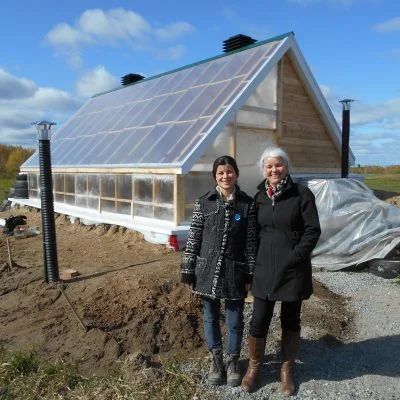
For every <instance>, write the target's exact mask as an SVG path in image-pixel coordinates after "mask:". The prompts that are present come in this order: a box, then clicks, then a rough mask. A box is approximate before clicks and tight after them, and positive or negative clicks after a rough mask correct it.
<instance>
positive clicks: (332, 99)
mask: <svg viewBox="0 0 400 400" xmlns="http://www.w3.org/2000/svg"><path fill="white" fill-rule="evenodd" d="M320 89H321V91H322V93H323V94H324V96H325V98H326V100H327V102H328V104H329V106H330V108H331V110H332V112H333V114H334V115H335V118H336V121H337V122H338V124H339V126H340V127H341V125H342V105H341V104H340V103H339V100H341V99H342V98H340V97H339V96H338V95H337V94H336V93H334V92H333V91H332V90H331V89H330V88H329V87H327V86H324V85H321V86H320ZM353 98H354V100H355V101H354V102H352V103H351V108H350V130H351V132H350V147H351V149H352V151H353V153H354V155H355V157H356V163H357V164H361V165H395V164H399V156H398V154H400V98H394V99H389V100H387V101H385V102H382V103H378V104H367V103H364V102H362V101H361V100H360V99H358V98H357V97H353Z"/></svg>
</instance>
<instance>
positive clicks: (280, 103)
mask: <svg viewBox="0 0 400 400" xmlns="http://www.w3.org/2000/svg"><path fill="white" fill-rule="evenodd" d="M283 67H284V59H281V60H280V61H279V63H278V76H277V87H276V90H277V93H276V97H277V110H276V111H277V116H276V119H277V120H276V131H277V137H276V141H277V144H278V145H279V139H280V138H281V137H282V136H283V132H282V129H283V126H282V111H283V72H284V71H283Z"/></svg>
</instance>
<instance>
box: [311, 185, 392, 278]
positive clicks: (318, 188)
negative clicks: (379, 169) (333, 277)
mask: <svg viewBox="0 0 400 400" xmlns="http://www.w3.org/2000/svg"><path fill="white" fill-rule="evenodd" d="M308 186H309V188H310V189H311V190H312V191H313V193H314V195H315V198H316V204H317V208H318V213H319V218H320V223H321V237H320V239H319V241H318V244H317V246H316V248H315V249H314V252H313V257H312V264H313V265H314V266H317V267H323V268H324V269H327V270H332V271H336V270H340V269H344V268H348V267H352V266H356V265H358V264H361V263H363V262H365V261H368V260H372V259H374V258H384V257H385V256H386V255H387V254H388V253H389V252H390V251H391V250H393V249H394V248H395V247H396V246H397V245H398V244H399V243H400V208H398V207H396V206H393V205H391V204H388V203H386V202H384V201H382V200H379V199H378V198H377V197H376V196H375V195H374V193H373V191H372V190H371V189H369V188H368V187H367V186H366V185H365V184H364V183H362V182H360V181H357V180H355V179H332V180H325V179H315V180H311V181H309V182H308Z"/></svg>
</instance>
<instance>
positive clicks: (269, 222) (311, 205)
mask: <svg viewBox="0 0 400 400" xmlns="http://www.w3.org/2000/svg"><path fill="white" fill-rule="evenodd" d="M257 189H258V190H259V192H258V193H257V194H256V196H255V202H256V209H257V214H258V230H259V240H260V244H259V249H258V254H257V260H256V264H255V268H254V280H253V287H252V289H251V291H252V294H253V295H254V296H255V297H259V298H262V299H266V298H268V299H269V300H271V301H298V300H305V299H308V298H309V297H310V296H311V294H312V292H313V288H312V276H311V252H312V251H313V249H314V247H315V246H316V244H317V242H318V239H319V236H320V234H321V229H320V224H319V218H318V211H317V207H316V205H315V197H314V195H313V193H312V192H311V190H310V189H309V188H307V187H305V186H303V185H300V184H296V183H294V182H293V181H292V180H291V179H290V177H289V181H288V185H287V187H286V189H285V190H284V191H283V192H282V194H281V195H280V196H278V197H277V198H276V199H275V204H274V205H273V203H272V200H271V199H270V198H269V197H268V195H267V193H266V190H265V180H264V181H263V182H262V183H261V184H260V185H259V186H258V188H257Z"/></svg>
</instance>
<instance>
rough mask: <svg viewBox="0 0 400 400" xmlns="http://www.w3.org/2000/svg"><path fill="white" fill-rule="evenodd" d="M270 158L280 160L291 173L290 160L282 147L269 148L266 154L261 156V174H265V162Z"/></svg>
mask: <svg viewBox="0 0 400 400" xmlns="http://www.w3.org/2000/svg"><path fill="white" fill-rule="evenodd" d="M270 157H272V158H280V159H281V160H282V161H283V162H284V164H285V165H286V168H287V169H288V172H289V167H290V159H289V156H288V154H287V153H286V151H285V150H283V149H281V148H280V147H268V148H267V149H265V150H264V152H263V153H262V155H261V159H260V167H261V174H263V171H264V160H265V159H267V158H270Z"/></svg>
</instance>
